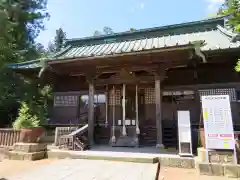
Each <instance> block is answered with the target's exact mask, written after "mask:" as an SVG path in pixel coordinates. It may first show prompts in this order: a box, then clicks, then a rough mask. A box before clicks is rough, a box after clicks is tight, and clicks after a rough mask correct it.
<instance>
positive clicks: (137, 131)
mask: <svg viewBox="0 0 240 180" xmlns="http://www.w3.org/2000/svg"><path fill="white" fill-rule="evenodd" d="M135 103H136V106H135V108H136V122H135V123H136V134H140V129H139V120H138V85H136V95H135Z"/></svg>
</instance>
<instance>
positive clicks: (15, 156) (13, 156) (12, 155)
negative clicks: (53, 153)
mask: <svg viewBox="0 0 240 180" xmlns="http://www.w3.org/2000/svg"><path fill="white" fill-rule="evenodd" d="M45 157H46V152H45V151H41V152H34V153H25V152H16V151H10V152H9V154H8V159H9V160H28V161H35V160H40V159H44V158H45Z"/></svg>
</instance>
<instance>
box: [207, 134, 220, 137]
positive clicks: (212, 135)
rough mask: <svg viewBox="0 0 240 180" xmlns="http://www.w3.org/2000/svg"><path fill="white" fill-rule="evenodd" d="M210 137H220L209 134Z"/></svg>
mask: <svg viewBox="0 0 240 180" xmlns="http://www.w3.org/2000/svg"><path fill="white" fill-rule="evenodd" d="M208 137H218V134H208Z"/></svg>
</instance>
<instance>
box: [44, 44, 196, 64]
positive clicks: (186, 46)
mask: <svg viewBox="0 0 240 180" xmlns="http://www.w3.org/2000/svg"><path fill="white" fill-rule="evenodd" d="M191 48H194V44H193V43H191V42H189V43H188V44H183V45H174V46H172V47H164V48H155V49H147V50H139V51H134V52H118V53H114V54H108V55H97V56H80V57H76V56H74V57H69V58H67V59H66V58H65V57H59V58H52V59H48V60H47V63H48V64H58V63H67V62H73V61H79V60H89V59H100V58H109V57H119V56H128V55H133V54H146V53H154V52H163V51H172V50H183V49H191Z"/></svg>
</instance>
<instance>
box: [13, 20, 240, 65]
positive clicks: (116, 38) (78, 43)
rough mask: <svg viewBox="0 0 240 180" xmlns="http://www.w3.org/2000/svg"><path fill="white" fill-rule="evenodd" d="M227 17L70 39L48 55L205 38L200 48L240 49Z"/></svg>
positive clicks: (96, 53) (83, 54)
mask: <svg viewBox="0 0 240 180" xmlns="http://www.w3.org/2000/svg"><path fill="white" fill-rule="evenodd" d="M223 25H224V19H223V18H216V19H210V20H204V21H197V22H191V23H184V24H179V25H171V26H164V27H159V28H151V29H146V30H138V31H136V32H125V33H118V34H113V35H106V36H100V37H90V38H83V39H72V40H68V41H67V43H66V45H67V47H66V48H64V49H63V50H62V51H61V52H59V53H57V54H55V55H54V56H53V57H51V58H48V59H47V60H48V61H56V60H61V61H64V59H72V58H78V59H80V60H81V58H82V59H86V58H89V57H94V58H99V57H107V56H112V55H114V56H117V55H120V54H123V53H124V54H128V53H139V52H143V51H151V50H158V49H163V48H171V47H182V46H188V45H191V43H192V42H195V41H204V45H203V46H202V47H201V51H203V52H207V51H213V50H219V49H220V50H225V49H236V48H240V41H238V40H239V35H238V34H235V33H232V32H229V31H228V30H226V29H225V28H223ZM32 63H33V64H31V63H30V64H29V63H27V64H26V63H22V64H15V65H10V66H9V67H12V68H37V67H39V63H38V62H37V61H36V62H32Z"/></svg>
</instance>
